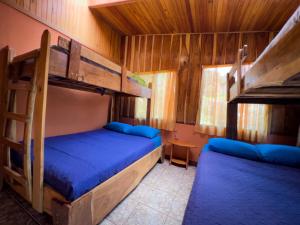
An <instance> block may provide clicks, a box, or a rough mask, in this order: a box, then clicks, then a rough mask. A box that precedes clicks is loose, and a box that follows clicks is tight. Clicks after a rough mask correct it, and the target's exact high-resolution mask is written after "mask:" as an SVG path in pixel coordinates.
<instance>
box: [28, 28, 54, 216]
mask: <svg viewBox="0 0 300 225" xmlns="http://www.w3.org/2000/svg"><path fill="white" fill-rule="evenodd" d="M50 40H51V36H50V32H49V31H48V30H45V31H44V33H43V35H42V40H41V48H40V52H39V56H38V58H37V67H36V71H35V73H36V75H37V81H36V82H37V83H36V84H37V93H36V100H35V110H34V161H33V196H32V206H33V208H34V209H35V210H37V211H38V212H43V182H44V138H45V117H46V102H47V88H48V70H49V56H50Z"/></svg>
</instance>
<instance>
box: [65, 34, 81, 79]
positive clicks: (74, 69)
mask: <svg viewBox="0 0 300 225" xmlns="http://www.w3.org/2000/svg"><path fill="white" fill-rule="evenodd" d="M80 53H81V45H80V44H79V43H78V42H77V41H74V40H71V44H70V54H69V60H68V67H67V78H69V79H74V80H77V77H78V76H79V66H80Z"/></svg>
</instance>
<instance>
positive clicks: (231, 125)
mask: <svg viewBox="0 0 300 225" xmlns="http://www.w3.org/2000/svg"><path fill="white" fill-rule="evenodd" d="M237 121H238V104H236V103H227V121H226V137H227V138H230V139H237Z"/></svg>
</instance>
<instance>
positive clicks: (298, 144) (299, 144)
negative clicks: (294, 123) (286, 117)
mask: <svg viewBox="0 0 300 225" xmlns="http://www.w3.org/2000/svg"><path fill="white" fill-rule="evenodd" d="M297 146H299V147H300V124H299V129H298V138H297Z"/></svg>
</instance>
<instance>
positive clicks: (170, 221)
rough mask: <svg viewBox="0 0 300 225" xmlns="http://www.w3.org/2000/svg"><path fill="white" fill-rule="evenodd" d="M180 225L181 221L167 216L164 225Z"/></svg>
mask: <svg viewBox="0 0 300 225" xmlns="http://www.w3.org/2000/svg"><path fill="white" fill-rule="evenodd" d="M181 224H182V220H177V219H174V218H172V217H169V216H168V217H167V219H166V222H165V224H164V225H181Z"/></svg>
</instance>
